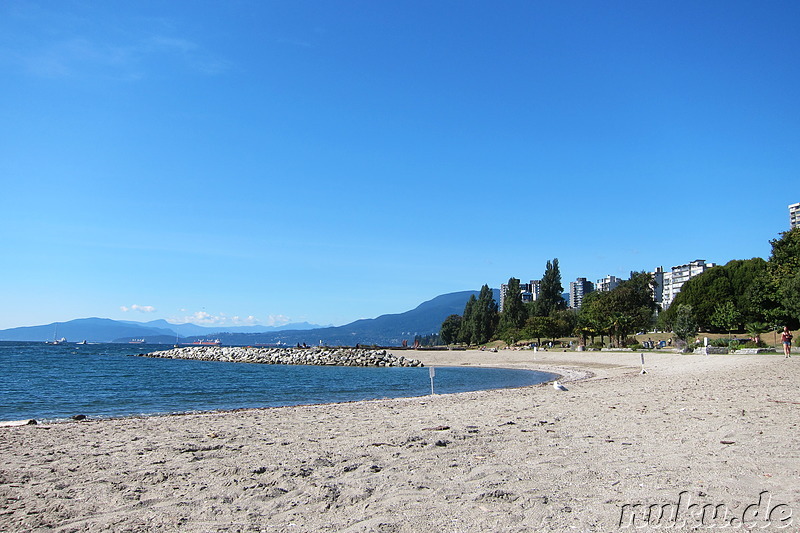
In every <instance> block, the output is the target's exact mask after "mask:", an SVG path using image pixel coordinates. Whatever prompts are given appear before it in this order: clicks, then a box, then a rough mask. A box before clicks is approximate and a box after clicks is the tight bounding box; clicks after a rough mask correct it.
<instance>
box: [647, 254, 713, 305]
mask: <svg viewBox="0 0 800 533" xmlns="http://www.w3.org/2000/svg"><path fill="white" fill-rule="evenodd" d="M714 266H716V264H715V263H706V261H705V259H695V260H694V261H692V262H691V263H687V264H685V265H678V266H674V267H672V270H670V271H669V272H664V269H663V268H661V267H658V268H657V269H656V271H655V272H653V278H654V279H655V281H656V283H657V286H656V288H655V291H654V292H655V295H654V300H655V301H656V303H657V304H660V305H661V308H662V309H667V308H668V307H669V306H670V305H671V304H672V301H673V300H674V299H675V296H677V295H678V293H679V292H681V287H683V284H684V283H686V282H687V281H689V280H690V279H692V278H693V277H695V276H699V275H700V274H702V273H703V272H705V271H706V270H708V269H709V268H711V267H714ZM659 288H660V291H659ZM659 293H660V294H659Z"/></svg>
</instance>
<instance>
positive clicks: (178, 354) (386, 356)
mask: <svg viewBox="0 0 800 533" xmlns="http://www.w3.org/2000/svg"><path fill="white" fill-rule="evenodd" d="M139 355H140V356H144V357H164V358H168V359H196V360H198V361H225V362H229V363H260V364H265V365H332V366H390V367H400V366H402V367H409V366H424V365H423V364H422V363H421V362H420V361H418V360H417V359H408V358H406V357H404V356H402V355H401V356H399V357H398V356H395V355H392V354H390V353H389V352H387V351H386V350H367V349H364V348H323V347H318V348H317V347H315V348H252V347H249V346H248V347H244V346H185V347H182V348H173V349H171V350H164V351H159V352H152V353H146V354H139Z"/></svg>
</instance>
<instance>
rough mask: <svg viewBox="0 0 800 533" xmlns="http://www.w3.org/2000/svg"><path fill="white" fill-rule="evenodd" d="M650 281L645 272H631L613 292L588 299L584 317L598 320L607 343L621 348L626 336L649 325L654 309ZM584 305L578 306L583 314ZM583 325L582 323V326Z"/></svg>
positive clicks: (651, 323)
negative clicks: (609, 339)
mask: <svg viewBox="0 0 800 533" xmlns="http://www.w3.org/2000/svg"><path fill="white" fill-rule="evenodd" d="M654 285H655V283H654V281H653V277H652V274H650V273H649V272H634V273H632V274H631V278H630V279H629V280H626V281H623V282H622V283H620V284H619V285H618V286H617V287H616V288H615V289H614V290H612V291H610V292H605V293H599V294H598V296H595V297H593V298H590V299H588V303H589V308H588V309H587V310H586V312H587V313H592V317H593V319H594V320H602V323H603V326H604V327H603V329H604V330H606V332H607V333H608V335H609V336H610V337H611V342H612V343H613V344H614V345H616V346H622V345H623V344H624V342H625V339H626V338H627V337H628V335H630V334H632V333H634V332H635V331H638V330H643V329H649V328H650V327H651V326H652V325H653V321H654V316H655V312H656V310H657V309H658V306H657V305H656V303H655V302H654V301H653V287H654ZM584 306H586V302H584V305H582V306H581V311H583V308H584ZM586 322H587V321H586V320H584V324H585V323H586Z"/></svg>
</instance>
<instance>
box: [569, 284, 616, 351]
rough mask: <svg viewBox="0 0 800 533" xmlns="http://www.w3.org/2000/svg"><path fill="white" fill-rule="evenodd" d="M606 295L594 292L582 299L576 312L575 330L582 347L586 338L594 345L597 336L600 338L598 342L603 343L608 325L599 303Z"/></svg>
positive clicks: (601, 304)
mask: <svg viewBox="0 0 800 533" xmlns="http://www.w3.org/2000/svg"><path fill="white" fill-rule="evenodd" d="M606 294H608V293H607V292H599V291H594V292H590V293H589V294H587V295H586V296H584V297H583V304H582V305H581V308H580V309H579V310H578V317H577V329H578V332H579V334H580V335H581V338H582V341H583V344H584V345H585V344H586V338H587V337H589V338H591V339H592V343H594V338H595V336H597V335H599V336H600V342H603V336H604V335H606V333H607V332H608V328H609V327H610V324H609V322H608V316H607V315H606V314H605V311H604V309H603V302H602V301H601V300H602V298H603V296H604V295H606Z"/></svg>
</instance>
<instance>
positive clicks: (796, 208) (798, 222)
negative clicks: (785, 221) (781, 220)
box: [789, 203, 800, 229]
mask: <svg viewBox="0 0 800 533" xmlns="http://www.w3.org/2000/svg"><path fill="white" fill-rule="evenodd" d="M794 228H800V203H798V204H792V205H790V206H789V229H794Z"/></svg>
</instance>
